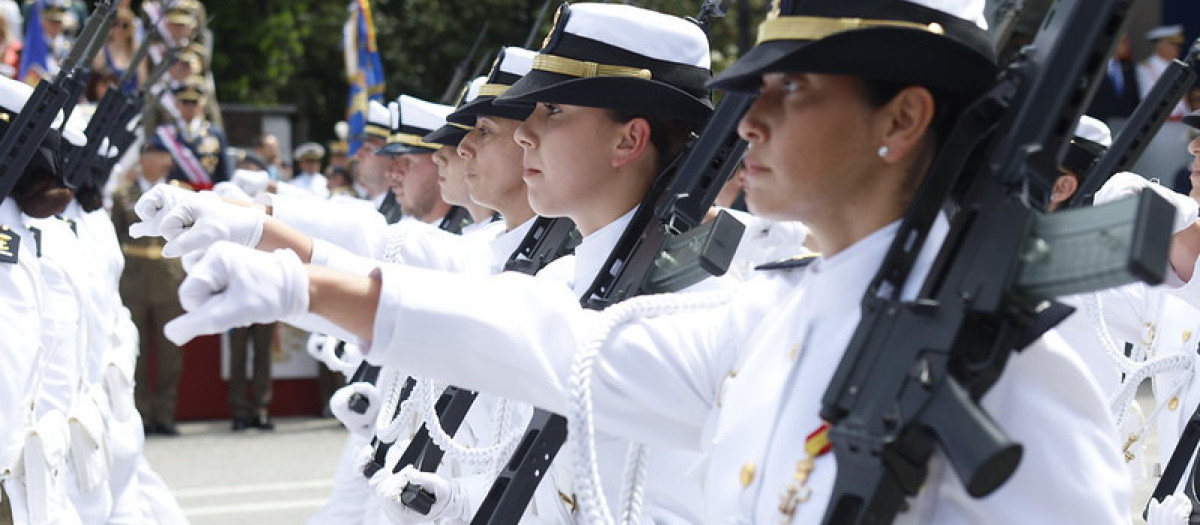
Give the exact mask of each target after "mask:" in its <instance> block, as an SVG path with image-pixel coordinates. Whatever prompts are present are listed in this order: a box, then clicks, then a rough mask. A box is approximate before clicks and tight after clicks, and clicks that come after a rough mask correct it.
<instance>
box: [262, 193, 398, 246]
mask: <svg viewBox="0 0 1200 525" xmlns="http://www.w3.org/2000/svg"><path fill="white" fill-rule="evenodd" d="M264 198H265V199H266V200H267V202H268V203H269V204H270V205H271V208H272V210H271V216H272V217H275V218H276V219H278V220H280V221H283V223H284V224H287V225H288V226H291V227H293V228H296V229H297V230H300V231H301V232H302V233H304V234H305V235H308V236H309V237H313V238H315V239H324V240H326V241H329V242H332V243H335V244H337V245H338V246H341V247H342V248H345V249H347V250H349V251H350V252H352V253H355V254H358V255H362V256H365V257H370V258H372V259H375V260H382V259H383V254H384V249H385V248H386V247H387V239H388V237H387V233H386V231H387V228H388V223H387V220H386V219H384V217H383V214H381V213H379V210H377V209H376V207H372V206H371V203H370V202H369V201H365V200H359V199H331V200H327V201H319V200H316V199H312V198H305V197H296V196H291V195H267V196H265V197H264Z"/></svg>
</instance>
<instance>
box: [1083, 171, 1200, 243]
mask: <svg viewBox="0 0 1200 525" xmlns="http://www.w3.org/2000/svg"><path fill="white" fill-rule="evenodd" d="M1145 188H1150V189H1151V190H1154V192H1155V193H1157V194H1158V195H1159V196H1160V197H1162V198H1164V199H1167V202H1169V203H1171V205H1172V206H1174V207H1175V225H1174V226H1173V227H1172V229H1171V233H1172V234H1175V233H1179V232H1180V231H1183V230H1184V229H1186V228H1187V227H1188V226H1191V225H1192V224H1195V223H1196V219H1197V217H1198V216H1200V204H1197V203H1196V201H1195V199H1192V198H1191V197H1188V196H1187V195H1183V194H1180V193H1175V192H1174V191H1172V190H1171V189H1170V188H1167V187H1164V186H1162V185H1161V184H1155V183H1153V182H1150V181H1149V180H1147V179H1146V178H1145V177H1143V176H1141V175H1138V174H1136V173H1130V172H1128V171H1123V172H1121V173H1117V174H1114V175H1113V176H1112V178H1110V179H1108V182H1105V183H1104V186H1102V187H1101V188H1100V191H1097V192H1096V196H1095V197H1093V198H1092V202H1093V204H1095V205H1096V206H1099V205H1101V204H1106V203H1109V202H1113V201H1119V200H1121V199H1124V198H1128V197H1133V196H1135V195H1137V194H1139V193H1141V192H1142V190H1143V189H1145Z"/></svg>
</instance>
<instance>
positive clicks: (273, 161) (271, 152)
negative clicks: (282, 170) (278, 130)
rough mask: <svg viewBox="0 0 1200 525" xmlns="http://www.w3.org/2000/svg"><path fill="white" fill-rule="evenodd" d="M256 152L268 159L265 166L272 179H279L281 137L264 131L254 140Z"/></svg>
mask: <svg viewBox="0 0 1200 525" xmlns="http://www.w3.org/2000/svg"><path fill="white" fill-rule="evenodd" d="M254 152H255V153H258V156H259V157H260V158H262V160H264V161H266V163H267V167H266V168H264V169H265V170H266V172H267V174H268V175H270V176H271V180H279V139H277V138H275V135H272V134H270V133H263V134H262V135H260V136H259V137H258V139H257V140H255V141H254Z"/></svg>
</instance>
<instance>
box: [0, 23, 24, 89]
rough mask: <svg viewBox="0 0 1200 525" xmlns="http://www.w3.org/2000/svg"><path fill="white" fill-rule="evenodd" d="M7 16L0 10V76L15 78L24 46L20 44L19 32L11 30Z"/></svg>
mask: <svg viewBox="0 0 1200 525" xmlns="http://www.w3.org/2000/svg"><path fill="white" fill-rule="evenodd" d="M8 16H9V15H8V14H7V13H6V10H4V9H0V75H4V76H6V77H9V78H16V77H17V67H18V66H19V65H20V62H21V47H22V46H23V45H24V44H23V43H22V42H21V33H20V31H13V30H12V25H11V24H9V23H8V18H7V17H8Z"/></svg>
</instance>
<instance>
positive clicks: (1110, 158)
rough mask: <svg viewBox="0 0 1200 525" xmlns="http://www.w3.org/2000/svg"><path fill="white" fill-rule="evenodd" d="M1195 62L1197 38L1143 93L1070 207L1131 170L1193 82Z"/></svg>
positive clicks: (1198, 55) (1198, 47) (1199, 57)
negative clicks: (1181, 58) (1122, 173)
mask: <svg viewBox="0 0 1200 525" xmlns="http://www.w3.org/2000/svg"><path fill="white" fill-rule="evenodd" d="M1197 63H1200V39H1197V40H1196V41H1195V42H1193V43H1192V49H1191V50H1190V51H1189V52H1188V54H1187V56H1186V57H1184V59H1183V60H1182V61H1180V60H1172V61H1171V63H1170V64H1168V65H1167V67H1166V69H1164V70H1163V73H1162V76H1160V77H1158V81H1157V82H1155V83H1154V87H1152V88H1150V92H1149V93H1146V98H1144V99H1142V101H1141V102H1139V103H1138V106H1137V108H1136V109H1134V110H1133V113H1132V114H1131V115H1129V120H1128V121H1127V122H1126V123H1125V127H1123V128H1121V131H1120V132H1119V133H1117V136H1116V138H1114V139H1113V143H1112V146H1111V147H1109V148H1108V151H1105V152H1104V155H1102V156H1101V157H1100V158H1099V159H1097V160H1096V162H1095V163H1094V164H1092V167H1091V168H1090V169H1088V173H1087V175H1086V176H1085V177H1083V178H1082V180H1083V183H1082V184H1081V185H1080V187H1079V191H1076V192H1075V195H1074V196H1072V197H1071V202H1070V204H1071V206H1087V205H1090V204H1091V203H1092V199H1094V198H1095V197H1096V192H1097V191H1099V190H1100V187H1101V186H1104V183H1105V182H1107V181H1108V179H1109V178H1111V177H1112V175H1113V174H1114V173H1118V172H1122V171H1128V170H1129V168H1131V167H1133V163H1134V162H1137V159H1138V158H1140V157H1141V156H1142V152H1143V151H1145V149H1146V146H1148V145H1149V144H1150V141H1151V140H1152V139H1153V138H1154V135H1156V134H1157V133H1158V130H1159V129H1161V128H1162V125H1163V122H1165V121H1166V120H1167V117H1168V116H1170V114H1171V111H1172V110H1174V109H1175V106H1176V105H1177V104H1179V99H1181V98H1183V95H1184V93H1187V90H1188V88H1190V87H1192V84H1193V83H1194V82H1195V81H1196V65H1197Z"/></svg>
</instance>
